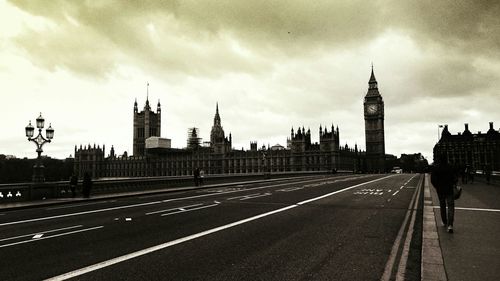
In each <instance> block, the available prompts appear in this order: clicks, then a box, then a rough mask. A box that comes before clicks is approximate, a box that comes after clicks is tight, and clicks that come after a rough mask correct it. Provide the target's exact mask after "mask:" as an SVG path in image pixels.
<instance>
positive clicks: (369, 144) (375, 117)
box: [364, 66, 386, 173]
mask: <svg viewBox="0 0 500 281" xmlns="http://www.w3.org/2000/svg"><path fill="white" fill-rule="evenodd" d="M364 113H365V140H366V161H367V170H368V171H370V172H378V173H380V172H385V169H386V167H385V136H384V133H385V131H384V100H383V99H382V95H380V93H379V91H378V83H377V79H375V74H374V73H373V66H372V73H371V76H370V81H369V82H368V92H367V93H366V96H365V101H364Z"/></svg>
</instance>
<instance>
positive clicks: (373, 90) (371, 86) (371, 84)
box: [366, 64, 380, 96]
mask: <svg viewBox="0 0 500 281" xmlns="http://www.w3.org/2000/svg"><path fill="white" fill-rule="evenodd" d="M366 96H380V93H379V92H378V83H377V79H376V78H375V73H374V71H373V64H372V73H371V75H370V81H368V93H367V94H366Z"/></svg>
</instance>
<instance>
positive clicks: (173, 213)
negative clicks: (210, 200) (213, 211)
mask: <svg viewBox="0 0 500 281" xmlns="http://www.w3.org/2000/svg"><path fill="white" fill-rule="evenodd" d="M218 205H219V204H212V205H206V206H201V207H198V208H192V209H188V210H180V211H177V212H172V213H165V214H161V215H160V216H162V217H164V216H170V215H175V214H180V213H185V212H191V211H196V210H200V209H206V208H211V207H215V206H218Z"/></svg>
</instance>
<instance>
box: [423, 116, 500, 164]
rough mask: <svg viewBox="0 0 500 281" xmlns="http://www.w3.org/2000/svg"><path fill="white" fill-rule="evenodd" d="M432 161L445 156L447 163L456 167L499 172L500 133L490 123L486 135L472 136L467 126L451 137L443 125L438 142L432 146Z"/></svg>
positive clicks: (479, 133) (480, 133)
mask: <svg viewBox="0 0 500 281" xmlns="http://www.w3.org/2000/svg"><path fill="white" fill-rule="evenodd" d="M433 152H434V161H436V159H438V157H439V156H440V155H446V157H447V159H448V163H451V164H452V165H455V166H457V167H465V166H469V167H471V168H472V169H473V170H487V169H489V170H492V171H500V132H499V131H497V130H495V129H494V128H493V122H490V127H489V130H488V131H487V132H486V133H482V132H481V131H479V132H477V133H476V134H473V133H472V132H471V131H469V125H468V124H465V127H464V131H463V132H458V133H457V134H455V135H452V134H451V133H450V131H449V130H448V125H445V126H444V128H443V131H442V133H441V138H440V139H439V142H438V143H437V144H436V145H435V146H434V149H433Z"/></svg>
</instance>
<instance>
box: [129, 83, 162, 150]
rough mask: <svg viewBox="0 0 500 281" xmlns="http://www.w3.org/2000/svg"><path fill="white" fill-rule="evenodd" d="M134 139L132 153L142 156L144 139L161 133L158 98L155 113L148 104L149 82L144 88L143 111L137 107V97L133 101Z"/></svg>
mask: <svg viewBox="0 0 500 281" xmlns="http://www.w3.org/2000/svg"><path fill="white" fill-rule="evenodd" d="M133 135H134V139H133V155H134V156H144V154H145V149H146V139H147V138H149V137H159V136H160V135H161V105H160V100H158V104H157V106H156V113H154V112H153V111H152V110H151V106H150V105H149V83H148V84H147V89H146V104H145V105H144V109H143V111H141V112H139V110H138V109H137V99H136V100H135V102H134V132H133Z"/></svg>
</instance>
